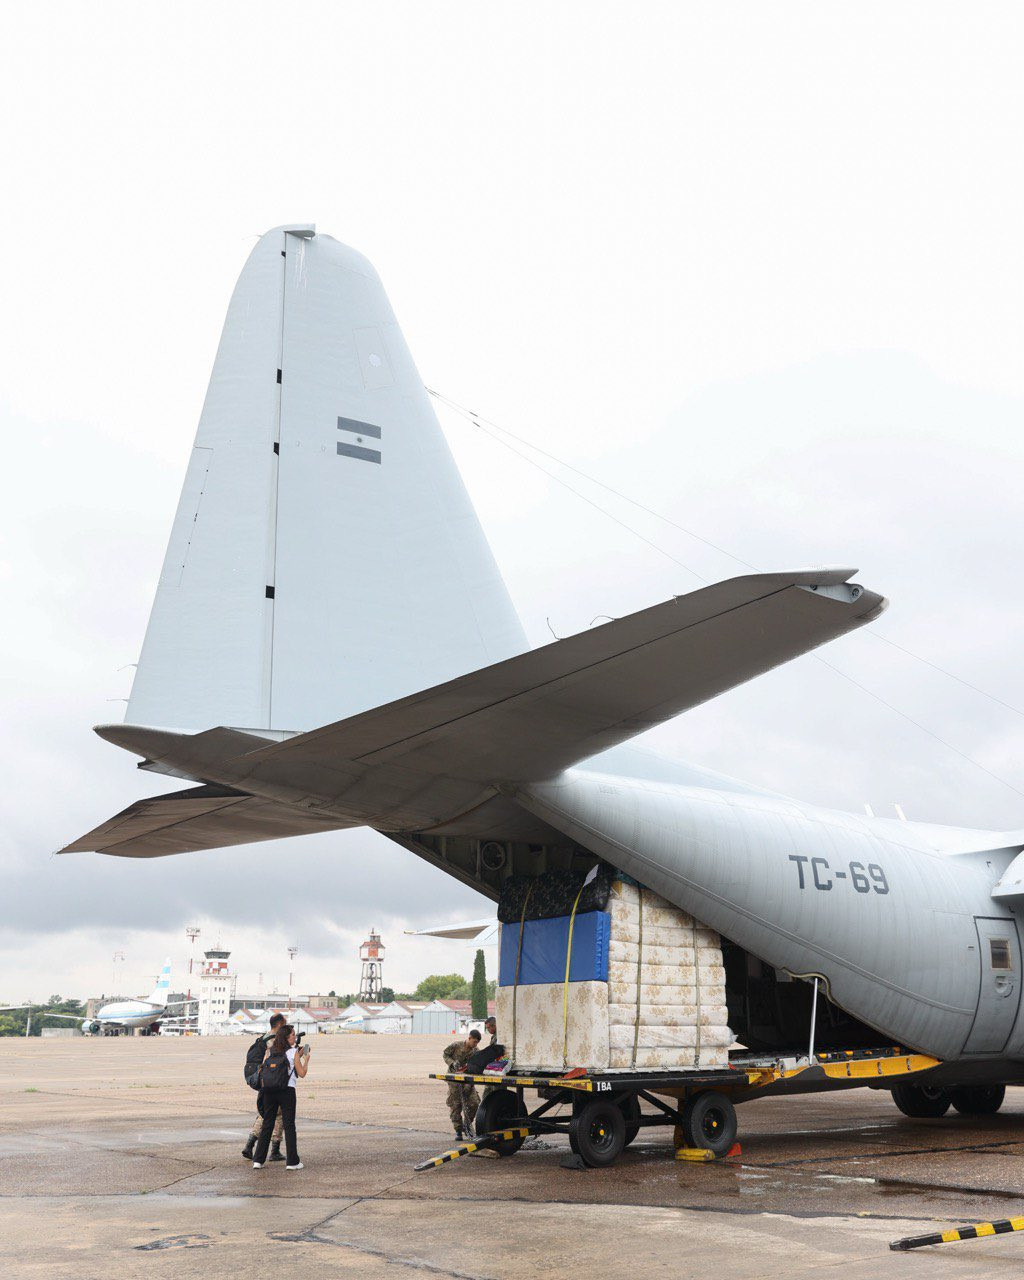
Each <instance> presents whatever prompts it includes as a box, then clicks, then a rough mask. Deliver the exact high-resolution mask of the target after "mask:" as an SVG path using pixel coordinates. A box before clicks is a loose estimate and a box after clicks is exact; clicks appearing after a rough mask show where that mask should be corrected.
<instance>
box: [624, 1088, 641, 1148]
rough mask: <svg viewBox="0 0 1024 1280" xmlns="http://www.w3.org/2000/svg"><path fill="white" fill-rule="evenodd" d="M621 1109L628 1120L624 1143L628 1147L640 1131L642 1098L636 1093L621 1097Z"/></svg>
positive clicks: (626, 1120)
mask: <svg viewBox="0 0 1024 1280" xmlns="http://www.w3.org/2000/svg"><path fill="white" fill-rule="evenodd" d="M619 1110H620V1111H621V1112H622V1118H623V1120H625V1122H626V1140H625V1142H624V1143H623V1144H622V1145H623V1146H624V1147H628V1146H629V1144H630V1143H631V1142H632V1141H633V1139H634V1138H635V1137H636V1135H637V1134H638V1133H639V1132H640V1099H639V1098H638V1097H637V1096H636V1094H635V1093H629V1094H627V1095H626V1096H625V1097H624V1098H620V1099H619Z"/></svg>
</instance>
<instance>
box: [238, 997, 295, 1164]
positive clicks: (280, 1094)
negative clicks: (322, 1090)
mask: <svg viewBox="0 0 1024 1280" xmlns="http://www.w3.org/2000/svg"><path fill="white" fill-rule="evenodd" d="M282 1054H283V1055H284V1056H285V1057H286V1058H287V1062H288V1066H289V1067H290V1070H289V1072H288V1083H287V1084H286V1085H284V1086H283V1087H275V1088H267V1089H264V1090H263V1128H262V1129H261V1130H260V1137H259V1141H258V1142H257V1143H256V1151H255V1153H254V1157H253V1162H252V1167H253V1168H254V1169H262V1168H263V1165H264V1163H265V1162H266V1159H267V1148H268V1147H269V1146H270V1135H271V1133H272V1132H273V1128H274V1121H275V1120H276V1119H277V1113H278V1111H281V1112H282V1113H283V1115H284V1148H285V1151H286V1152H287V1155H288V1160H287V1163H286V1164H285V1166H284V1167H285V1170H286V1171H287V1170H290V1169H291V1170H294V1169H302V1168H303V1167H304V1166H303V1164H302V1161H301V1160H300V1159H299V1144H298V1141H297V1139H296V1137H295V1095H296V1088H295V1085H296V1079H299V1080H302V1079H305V1076H306V1072H307V1071H308V1070H309V1045H308V1044H306V1045H303V1046H302V1048H301V1049H296V1047H295V1028H294V1027H293V1026H291V1025H290V1024H289V1023H287V1022H286V1023H285V1024H284V1025H283V1026H280V1027H278V1029H277V1032H276V1034H275V1036H274V1039H273V1042H272V1043H271V1046H270V1053H269V1054H268V1055H267V1059H268V1061H269V1060H270V1059H271V1058H274V1057H277V1056H280V1055H282Z"/></svg>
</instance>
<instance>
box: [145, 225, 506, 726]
mask: <svg viewBox="0 0 1024 1280" xmlns="http://www.w3.org/2000/svg"><path fill="white" fill-rule="evenodd" d="M526 647H527V645H526V641H525V637H524V635H523V632H522V628H521V626H520V623H519V620H518V618H517V617H516V614H515V611H514V609H513V607H512V604H511V601H510V600H509V597H508V594H507V592H506V590H505V586H504V583H503V582H502V580H501V576H500V574H499V572H498V569H497V566H496V565H495V562H494V559H493V556H492V555H491V551H490V548H489V547H488V545H487V542H486V539H485V538H484V535H483V531H482V530H481V528H480V525H479V523H478V521H477V518H476V514H475V512H474V510H473V507H472V505H471V503H470V501H469V498H468V496H467V494H466V491H465V488H464V486H463V484H462V481H461V479H460V477H459V474H458V472H457V470H456V467H455V463H454V461H453V459H452V456H451V454H450V452H449V450H448V446H447V443H446V441H445V439H444V436H443V434H442V432H441V428H440V425H439V424H438V421H437V418H436V416H435V414H434V411H433V408H432V406H431V404H430V401H429V398H428V396H427V394H426V392H425V390H424V388H423V384H422V382H421V380H420V377H419V375H418V373H417V371H416V368H415V365H414V364H413V361H412V358H411V356H410V354H409V351H408V348H407V347H406V345H405V341H404V339H403V337H402V334H401V331H400V330H399V328H398V324H397V323H396V321H395V317H394V314H393V312H392V310H391V307H390V305H389V303H388V300H387V297H386V295H385V293H384V290H383V287H382V286H381V283H380V280H379V279H378V277H377V274H376V272H375V271H374V269H373V267H372V266H371V265H370V264H369V263H368V262H367V261H366V259H365V258H363V257H361V256H360V255H359V254H357V253H355V252H354V251H353V250H351V249H348V248H346V247H345V246H344V245H342V244H339V243H338V242H337V241H336V240H332V239H331V238H330V237H329V236H322V235H321V236H318V235H315V234H314V230H313V228H311V227H291V228H289V227H282V228H277V229H276V230H274V231H271V232H268V233H267V234H266V235H264V236H263V237H262V238H261V239H260V241H259V243H258V244H257V245H256V247H255V248H254V249H253V251H252V253H251V255H250V257H249V260H248V262H247V263H246V265H245V267H244V269H243V271H242V274H241V277H240V278H239V281H238V284H237V286H236V288H235V292H234V295H233V296H232V299H231V304H230V307H229V309H228V315H227V320H226V322H225V325H224V332H223V335H222V337H221V342H220V347H219V349H218V352H217V358H216V362H215V364H214V368H213V374H212V376H211V379H210V386H209V390H208V392H207V396H206V402H205V404H204V406H203V412H202V417H201V419H200V423H199V430H198V433H197V435H196V440H195V447H194V448H193V451H192V458H191V461H190V463H189V468H188V472H187V474H186V478H185V485H184V489H183V491H182V495H181V500H180V503H179V507H178V512H177V516H176V518H175V521H174V526H173V530H172V533H171V539H170V544H169V546H168V549H167V555H166V559H165V561H164V566H163V572H162V574H161V577H160V582H159V586H158V589H157V595H156V600H155V602H154V605H153V611H152V614H151V617H150V622H149V627H148V630H147V632H146V640H145V644H144V646H143V650H142V655H141V658H140V661H139V667H138V672H137V674H136V678H135V684H134V688H133V690H132V695H131V698H130V700H129V704H128V714H127V717H126V719H127V723H129V724H135V725H153V726H163V727H167V728H175V729H183V730H202V729H207V728H210V727H212V726H214V725H234V726H239V727H245V728H263V729H281V730H304V729H311V728H314V727H316V726H317V725H321V724H324V723H326V722H329V721H332V720H338V719H342V718H344V717H347V716H350V715H354V714H356V713H358V712H361V711H364V710H367V709H369V708H372V707H374V706H377V705H379V704H381V703H385V702H389V701H392V700H394V699H396V698H399V697H401V696H403V695H405V694H409V693H413V692H415V691H417V690H419V689H423V688H427V687H429V686H431V685H435V684H438V683H441V682H443V681H445V680H449V679H451V678H453V677H455V676H458V675H461V674H463V673H464V672H466V671H471V670H474V669H476V668H479V667H484V666H488V665H490V664H491V663H494V662H496V661H499V660H501V659H503V658H508V657H510V656H512V655H513V654H515V653H520V652H522V651H523V650H524V649H525V648H526Z"/></svg>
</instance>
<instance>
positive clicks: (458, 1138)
mask: <svg viewBox="0 0 1024 1280" xmlns="http://www.w3.org/2000/svg"><path fill="white" fill-rule="evenodd" d="M455 1141H456V1142H465V1141H466V1135H465V1134H464V1133H463V1132H462V1130H461V1129H456V1130H455Z"/></svg>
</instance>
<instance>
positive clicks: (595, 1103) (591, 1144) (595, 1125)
mask: <svg viewBox="0 0 1024 1280" xmlns="http://www.w3.org/2000/svg"><path fill="white" fill-rule="evenodd" d="M569 1145H570V1146H571V1147H572V1149H573V1151H575V1152H576V1154H577V1155H578V1156H579V1157H580V1159H581V1160H582V1161H583V1163H584V1164H587V1165H590V1167H591V1168H592V1169H603V1168H605V1167H606V1166H607V1165H610V1164H614V1163H615V1161H616V1160H617V1159H618V1158H619V1156H620V1155H622V1152H623V1149H624V1148H625V1146H626V1117H625V1116H624V1115H623V1114H622V1108H621V1107H619V1106H617V1105H616V1104H615V1103H614V1102H609V1101H607V1100H606V1099H604V1098H595V1099H593V1100H592V1101H590V1102H586V1103H584V1104H583V1106H581V1107H579V1108H577V1109H576V1110H575V1113H574V1115H573V1118H572V1119H571V1120H570V1121H569Z"/></svg>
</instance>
